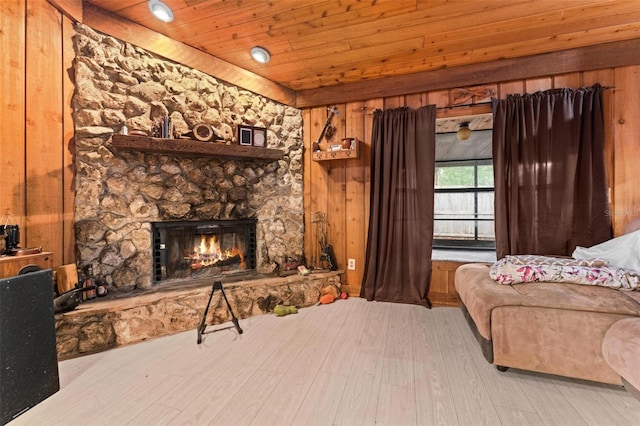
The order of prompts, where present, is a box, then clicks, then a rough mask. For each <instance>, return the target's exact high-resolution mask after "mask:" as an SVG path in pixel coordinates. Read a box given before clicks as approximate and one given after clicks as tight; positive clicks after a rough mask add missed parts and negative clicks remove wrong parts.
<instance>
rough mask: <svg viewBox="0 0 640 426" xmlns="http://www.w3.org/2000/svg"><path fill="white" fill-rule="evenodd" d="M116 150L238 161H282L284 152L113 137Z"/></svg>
mask: <svg viewBox="0 0 640 426" xmlns="http://www.w3.org/2000/svg"><path fill="white" fill-rule="evenodd" d="M111 145H112V146H113V147H114V148H118V149H126V150H131V151H142V152H156V153H165V154H176V155H194V154H196V155H206V156H211V157H225V158H236V159H264V160H280V159H281V158H282V157H284V152H283V151H281V150H279V149H273V148H261V147H254V146H244V145H226V144H222V143H213V142H200V141H194V140H191V139H160V138H151V137H148V136H134V135H113V138H112V139H111Z"/></svg>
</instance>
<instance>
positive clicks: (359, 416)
mask: <svg viewBox="0 0 640 426" xmlns="http://www.w3.org/2000/svg"><path fill="white" fill-rule="evenodd" d="M356 302H357V303H363V301H362V300H357V301H356ZM365 303H366V302H365ZM370 303H373V305H374V306H373V307H372V309H371V311H370V312H369V316H368V317H367V322H366V326H365V328H364V330H363V333H362V337H361V339H360V341H359V342H358V346H357V349H356V356H355V358H354V360H353V365H352V367H351V371H350V373H349V377H348V378H347V385H346V386H345V390H344V393H343V395H342V399H341V401H340V405H339V406H338V411H337V412H336V416H335V419H334V421H333V422H334V424H348V425H371V424H374V423H375V414H376V409H377V406H378V396H379V391H380V382H381V380H382V376H381V371H382V362H383V361H384V358H383V357H384V350H385V343H386V339H385V332H386V329H387V323H388V318H389V314H390V311H391V309H390V308H391V306H390V305H389V304H387V303H380V302H370Z"/></svg>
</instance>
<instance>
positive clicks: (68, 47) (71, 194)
mask: <svg viewBox="0 0 640 426" xmlns="http://www.w3.org/2000/svg"><path fill="white" fill-rule="evenodd" d="M74 33H75V31H74V29H73V22H72V21H71V20H70V19H69V18H67V17H63V18H62V53H63V59H62V65H63V69H62V70H61V71H62V87H63V89H62V92H63V99H64V102H63V105H61V108H62V111H63V115H62V125H63V137H62V170H63V171H62V188H63V201H62V208H63V213H62V214H63V224H62V226H63V233H62V253H60V255H57V254H56V256H57V259H58V261H59V264H62V265H66V264H69V263H75V261H76V251H75V246H76V237H75V226H74V224H75V216H74V215H75V199H76V197H75V193H76V192H75V179H74V173H75V167H74V163H73V160H74V153H75V139H74V137H75V136H74V135H75V126H74V124H73V108H72V106H71V105H72V98H73V93H74V90H75V87H74V84H73V80H72V79H71V76H70V73H71V74H72V73H73V72H74V68H73V60H74V58H75V52H74V49H73V40H72V37H73V34H74Z"/></svg>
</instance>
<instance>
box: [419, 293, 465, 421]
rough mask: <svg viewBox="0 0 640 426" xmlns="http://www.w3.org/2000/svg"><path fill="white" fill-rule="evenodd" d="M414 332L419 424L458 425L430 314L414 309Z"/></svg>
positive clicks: (422, 309) (420, 307) (441, 353)
mask: <svg viewBox="0 0 640 426" xmlns="http://www.w3.org/2000/svg"><path fill="white" fill-rule="evenodd" d="M411 331H412V340H413V346H412V348H413V361H414V374H415V395H416V396H415V399H416V421H417V423H418V424H430V425H432V424H438V425H456V424H458V419H457V417H456V410H455V406H454V397H453V394H452V391H451V386H450V385H449V380H448V378H447V376H446V373H445V369H444V358H443V352H442V350H441V349H440V346H439V344H438V339H437V337H436V330H435V323H434V321H433V318H432V313H431V311H430V310H426V309H425V308H423V307H422V306H417V305H416V306H412V307H411Z"/></svg>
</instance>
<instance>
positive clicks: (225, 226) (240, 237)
mask: <svg viewBox="0 0 640 426" xmlns="http://www.w3.org/2000/svg"><path fill="white" fill-rule="evenodd" d="M151 238H152V239H153V241H152V243H151V246H152V250H153V252H152V259H153V284H158V283H160V282H162V283H176V282H182V281H191V280H193V279H203V278H208V279H215V278H222V277H226V276H229V275H234V276H235V275H238V274H243V273H244V274H248V273H252V272H255V268H256V221H255V220H254V219H235V220H234V219H229V220H209V221H167V222H152V223H151Z"/></svg>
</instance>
